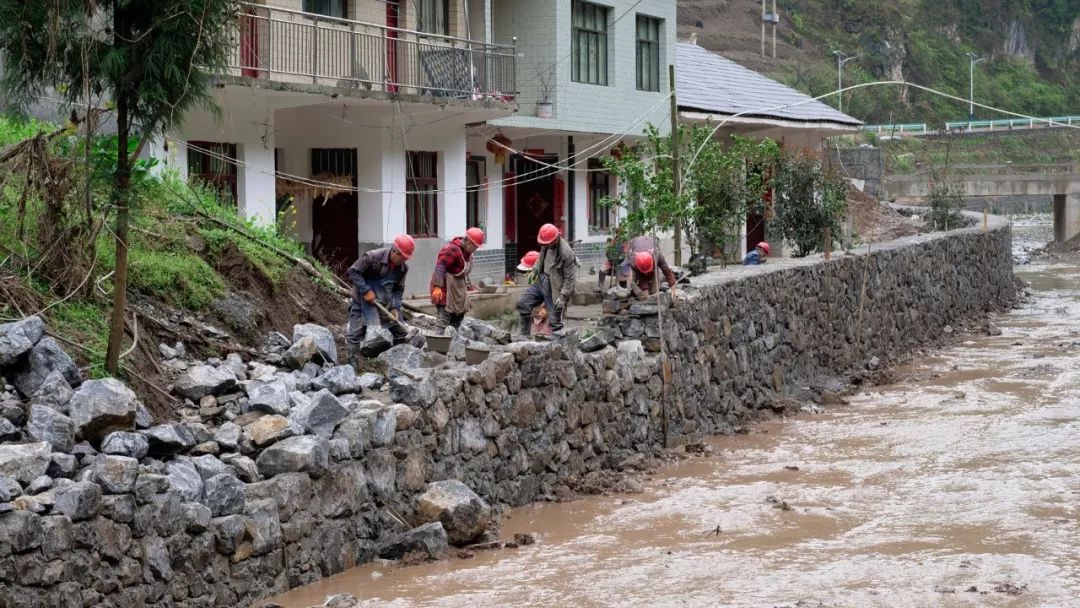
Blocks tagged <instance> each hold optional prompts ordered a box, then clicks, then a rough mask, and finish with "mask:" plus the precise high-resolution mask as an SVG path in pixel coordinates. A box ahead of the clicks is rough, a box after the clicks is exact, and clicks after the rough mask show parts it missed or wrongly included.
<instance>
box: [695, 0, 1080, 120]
mask: <svg viewBox="0 0 1080 608" xmlns="http://www.w3.org/2000/svg"><path fill="white" fill-rule="evenodd" d="M768 6H769V8H770V9H771V6H772V0H769V1H768ZM777 11H778V12H779V13H780V19H781V23H780V26H779V29H778V30H777V58H776V59H775V60H774V59H772V56H771V53H772V39H771V33H770V31H769V30H767V45H766V51H767V53H768V55H767V58H765V59H763V58H762V57H761V55H760V53H761V3H760V1H759V0H679V36H680V39H686V38H687V37H689V36H691V35H695V34H696V36H697V42H698V44H700V45H701V46H703V47H705V48H708V49H710V50H714V51H717V52H719V53H721V54H723V55H725V56H726V57H728V58H729V59H731V60H733V61H736V62H738V63H741V64H743V65H745V66H746V67H749V68H751V69H754V70H757V71H759V72H762V73H765V74H767V75H769V76H770V77H772V78H775V79H777V80H780V81H781V82H784V83H786V84H789V85H792V86H794V87H796V88H798V89H799V90H801V91H803V92H805V93H808V94H810V95H814V96H817V95H822V94H825V93H828V92H831V91H834V90H836V85H837V79H836V58H835V56H834V55H833V53H832V51H833V50H841V51H843V52H845V53H847V54H848V55H858V58H857V59H856V60H854V61H852V62H849V63H848V64H847V65H845V66H844V84H845V86H847V85H850V84H856V83H865V82H872V81H875V80H902V81H906V82H911V83H916V84H920V85H924V86H928V87H932V88H934V89H938V90H941V91H943V92H946V93H950V94H953V95H956V96H958V97H962V98H964V99H967V97H968V62H969V59H968V56H967V53H968V52H973V53H976V54H978V55H979V56H985V57H986V60H985V61H984V62H982V63H980V64H978V65H976V67H975V70H976V71H975V100H976V101H977V102H981V103H985V104H988V105H991V106H995V107H1000V108H1002V109H1005V110H1010V111H1013V112H1019V113H1023V114H1031V115H1035V116H1051V115H1065V114H1080V0H889V1H885V2H882V1H880V0H780V1H778V2H777ZM826 102H827V103H830V104H831V105H833V106H835V105H836V104H837V99H836V97H835V96H833V97H830V98H828V99H826ZM844 111H845V112H847V113H848V114H851V115H852V116H854V117H856V118H859V119H861V120H863V121H866V122H868V123H887V122H927V123H930V124H932V125H940V124H941V123H943V122H945V121H946V120H962V119H964V118H966V117H967V112H968V107H967V104H966V103H963V102H958V101H953V100H948V99H945V98H942V97H939V96H937V95H933V94H930V93H925V92H921V91H918V90H916V89H913V88H910V87H908V88H904V87H900V86H880V87H871V88H866V89H860V90H855V91H849V92H848V93H846V94H845V96H844ZM975 114H976V117H978V118H982V119H989V118H1007V116H1005V115H1002V114H999V113H995V112H991V111H989V110H982V109H979V108H976V109H975Z"/></svg>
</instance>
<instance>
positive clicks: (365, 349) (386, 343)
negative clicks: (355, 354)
mask: <svg viewBox="0 0 1080 608" xmlns="http://www.w3.org/2000/svg"><path fill="white" fill-rule="evenodd" d="M393 345H394V335H393V334H391V333H390V330H388V329H386V328H385V327H376V326H369V327H368V328H367V334H366V335H365V336H364V341H363V342H362V343H361V344H360V354H361V355H363V356H365V357H368V358H372V357H378V356H379V355H380V354H381V353H383V352H385V351H386V350H387V349H389V348H390V347H391V346H393Z"/></svg>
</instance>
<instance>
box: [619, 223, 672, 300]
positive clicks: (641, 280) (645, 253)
mask: <svg viewBox="0 0 1080 608" xmlns="http://www.w3.org/2000/svg"><path fill="white" fill-rule="evenodd" d="M626 257H627V260H626V262H624V263H625V264H628V265H629V266H630V269H631V270H630V274H631V275H632V276H631V277H630V288H631V289H632V290H633V291H634V293H635V294H637V295H638V296H639V297H644V296H647V295H649V294H653V293H656V292H658V291H660V287H659V285H658V283H659V281H658V280H657V278H656V269H657V268H659V269H660V272H661V273H663V275H664V279H665V280H667V284H668V289H669V290H670V291H671V293H672V294H674V293H675V273H674V272H673V271H672V270H671V266H670V265H668V263H667V260H666V259H665V258H664V254H663V252H661V251H660V242H659V241H657V240H656V239H654V238H652V237H649V236H639V237H635V238H633V239H631V240H630V243H629V244H628V251H627V256H626Z"/></svg>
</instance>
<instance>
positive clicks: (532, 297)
mask: <svg viewBox="0 0 1080 608" xmlns="http://www.w3.org/2000/svg"><path fill="white" fill-rule="evenodd" d="M536 241H537V242H538V243H540V245H541V249H540V259H539V260H538V261H537V262H536V268H535V269H534V270H533V272H534V273H536V276H537V278H538V279H539V280H537V281H536V282H534V283H533V284H532V285H529V288H528V289H526V290H525V292H524V293H523V294H521V299H520V300H518V303H517V312H518V316H519V317H521V333H522V335H523V337H524V338H526V339H527V338H529V335H530V329H531V325H532V314H533V309H534V308H536V307H537V306H539V305H540V304H543V303H544V301H545V300H548V299H549V298H550V302H551V307H552V308H551V311H550V313H551V314H550V315H549V317H548V319H549V323H550V324H551V330H552V331H553V332H557V331H559V330H561V329H562V328H563V313H565V312H566V305H567V303H569V302H570V298H571V297H572V296H573V295H574V286H575V284H576V282H577V271H578V259H577V255H575V254H574V249H573V248H572V247H571V246H570V243H568V242H566V239H564V238H563V237H562V235H560V234H559V229H558V228H556V227H555V226H554V225H552V224H544V225H543V226H541V227H540V232H539V234H537V236H536ZM545 282H546V284H547V285H548V286H549V287H548V288H545V287H544V285H545ZM545 291H547V294H546V295H545Z"/></svg>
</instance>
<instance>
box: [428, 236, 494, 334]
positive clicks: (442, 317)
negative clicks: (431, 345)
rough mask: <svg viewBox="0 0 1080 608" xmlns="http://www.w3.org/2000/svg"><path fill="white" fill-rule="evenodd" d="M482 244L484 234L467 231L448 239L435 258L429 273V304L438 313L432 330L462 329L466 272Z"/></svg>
mask: <svg viewBox="0 0 1080 608" xmlns="http://www.w3.org/2000/svg"><path fill="white" fill-rule="evenodd" d="M483 244H484V231H483V230H481V229H479V228H469V229H468V230H466V231H465V234H464V235H463V236H455V237H454V238H452V239H450V240H449V241H448V242H447V243H446V244H445V245H443V247H442V249H440V250H439V256H438V257H437V258H435V271H434V272H432V273H431V284H430V289H431V303H432V304H434V305H435V309H436V310H437V311H438V312H437V314H436V317H435V330H436V331H437V332H440V333H441V332H443V331H444V330H446V328H447V327H453V328H455V329H456V328H458V327H461V322H462V321H463V320H464V319H465V313H467V312H469V309H470V308H472V304H471V303H470V302H469V272H470V271H471V270H472V255H473V252H475V251H476V250H477V249H479V248H480V246H481V245H483Z"/></svg>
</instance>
